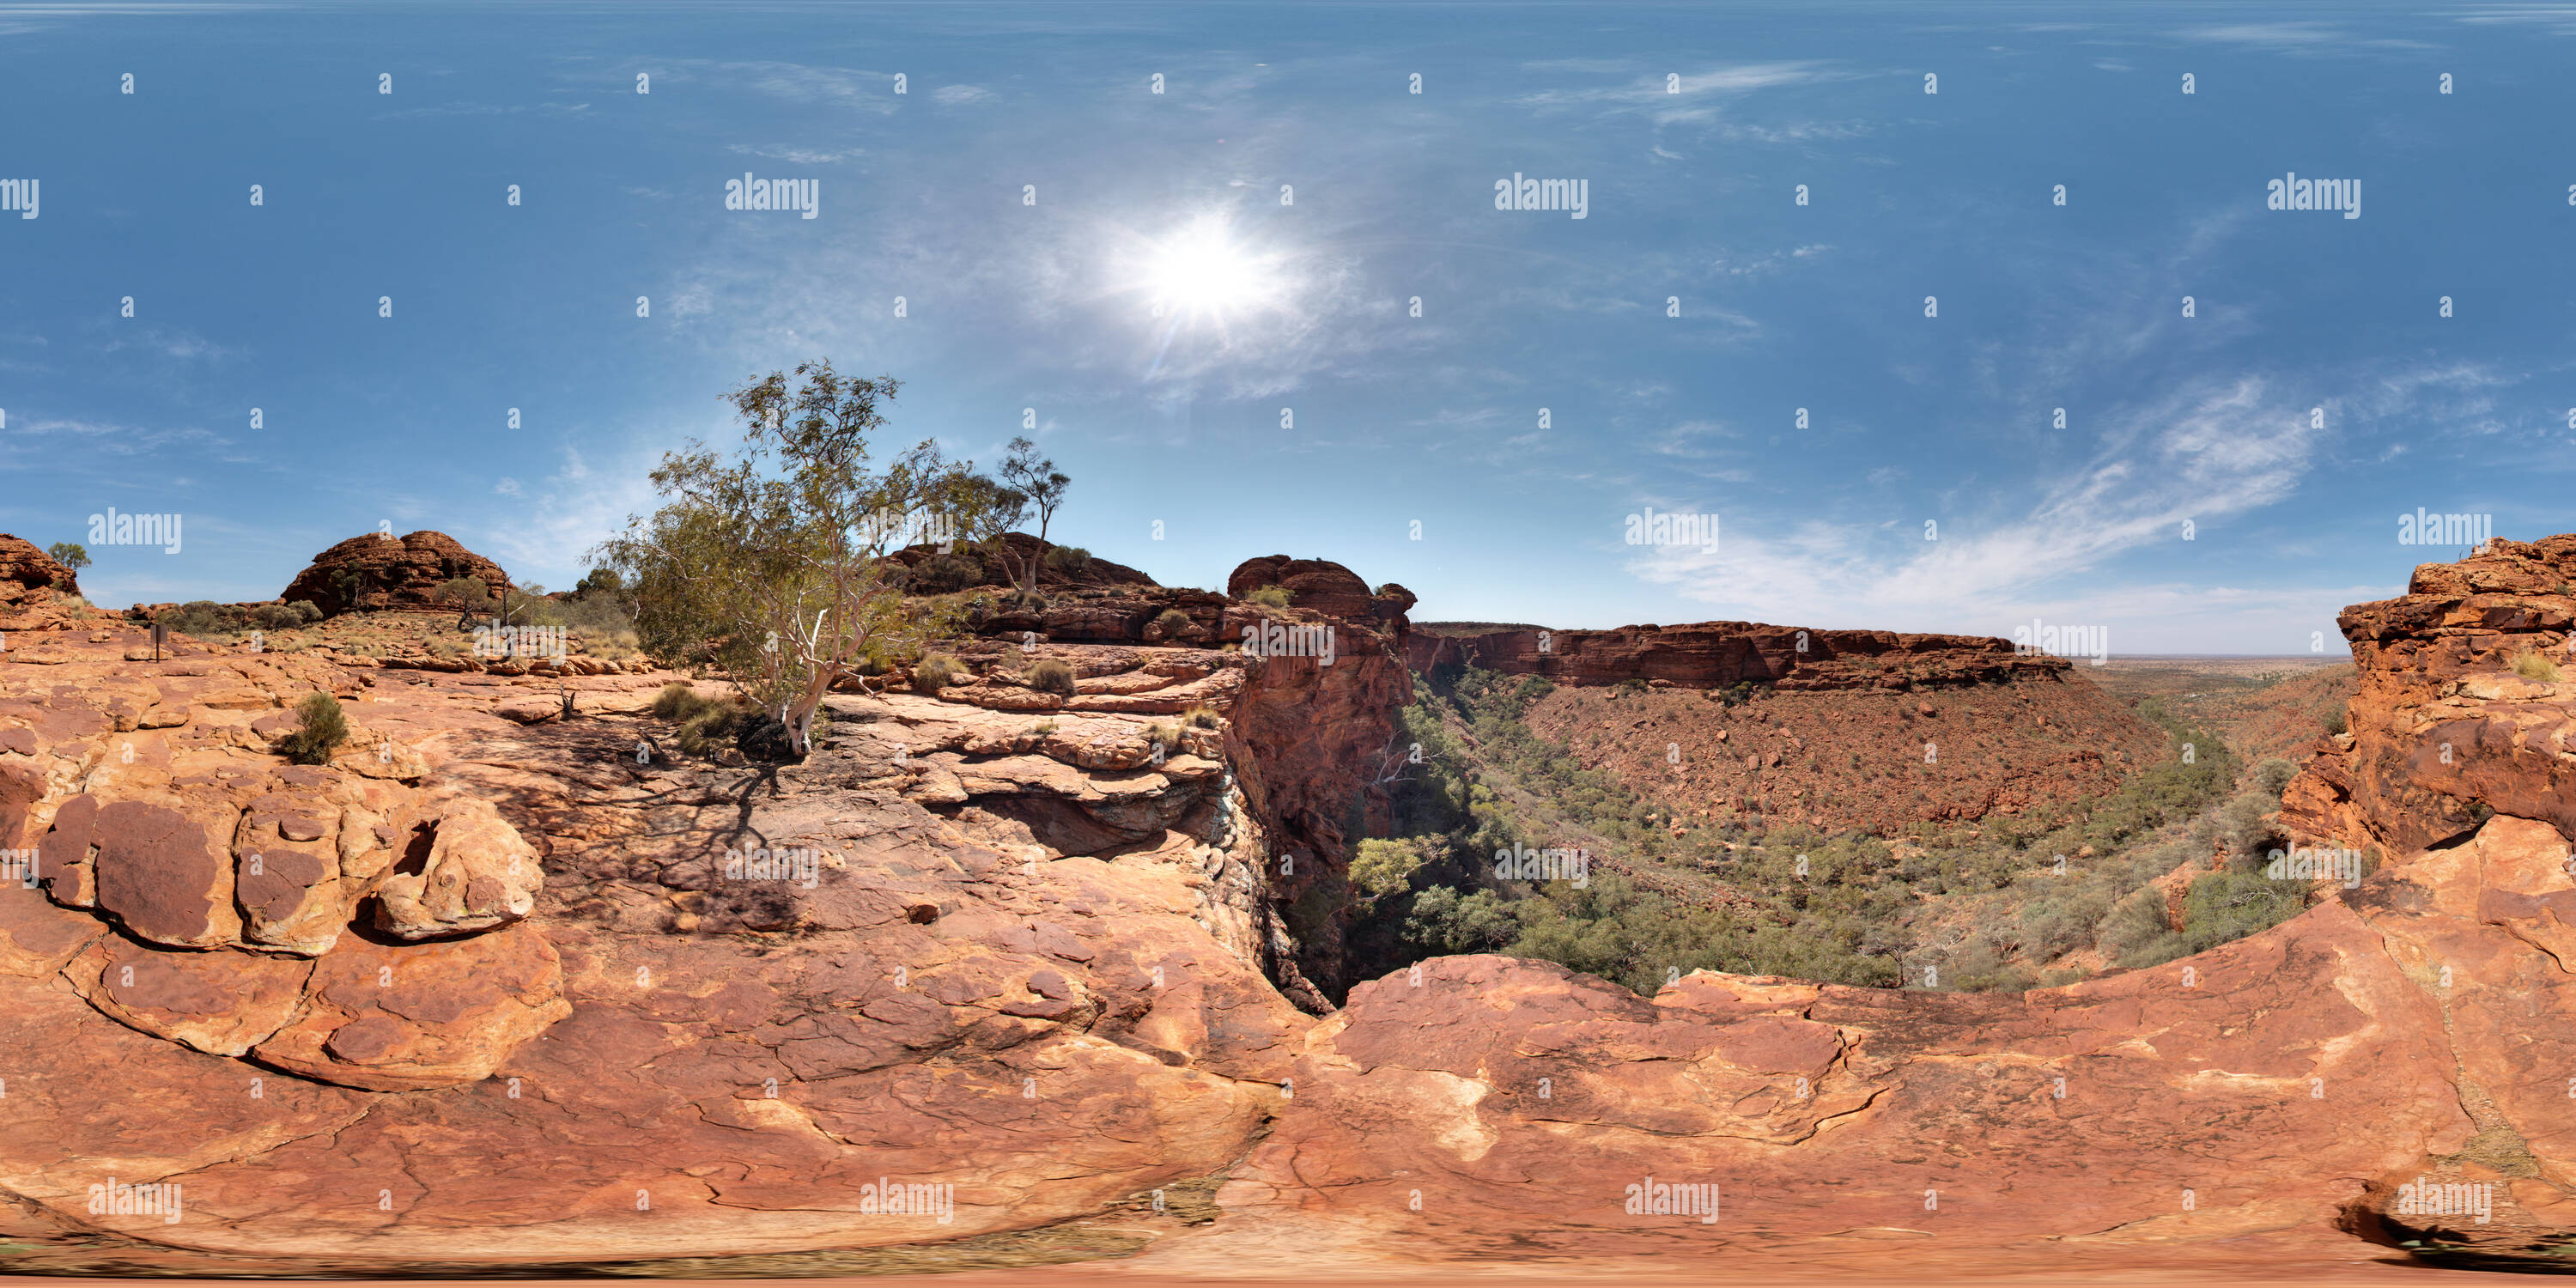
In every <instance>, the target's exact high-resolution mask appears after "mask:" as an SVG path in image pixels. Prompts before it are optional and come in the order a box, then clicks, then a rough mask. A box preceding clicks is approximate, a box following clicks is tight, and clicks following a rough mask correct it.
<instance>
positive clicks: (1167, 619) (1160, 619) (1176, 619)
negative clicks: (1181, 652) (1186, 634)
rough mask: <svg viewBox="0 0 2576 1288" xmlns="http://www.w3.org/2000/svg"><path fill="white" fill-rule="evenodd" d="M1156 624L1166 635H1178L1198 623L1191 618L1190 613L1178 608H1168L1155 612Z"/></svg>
mask: <svg viewBox="0 0 2576 1288" xmlns="http://www.w3.org/2000/svg"><path fill="white" fill-rule="evenodd" d="M1154 625H1155V626H1157V627H1159V628H1161V629H1162V632H1163V634H1164V635H1165V636H1166V637H1169V636H1173V635H1178V634H1180V633H1181V632H1183V631H1186V630H1188V629H1190V628H1191V627H1192V626H1195V625H1197V623H1195V622H1193V621H1191V620H1190V615H1189V614H1188V613H1184V612H1182V611H1181V610H1179V609H1177V608H1166V609H1164V610H1163V611H1161V612H1159V613H1156V614H1154Z"/></svg>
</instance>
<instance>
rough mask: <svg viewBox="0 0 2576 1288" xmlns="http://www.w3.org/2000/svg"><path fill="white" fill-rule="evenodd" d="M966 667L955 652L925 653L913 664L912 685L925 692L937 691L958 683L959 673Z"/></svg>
mask: <svg viewBox="0 0 2576 1288" xmlns="http://www.w3.org/2000/svg"><path fill="white" fill-rule="evenodd" d="M964 669H965V668H964V667H963V666H961V665H960V664H959V663H958V661H957V658H956V656H955V655H954V654H950V653H930V654H925V655H924V656H923V657H922V659H921V660H920V661H919V662H916V663H914V664H913V667H912V687H913V688H915V689H917V690H920V691H921V692H923V693H937V692H938V691H940V690H941V689H944V688H947V687H948V686H949V685H951V684H954V683H956V682H957V675H958V673H959V672H960V671H962V670H964Z"/></svg>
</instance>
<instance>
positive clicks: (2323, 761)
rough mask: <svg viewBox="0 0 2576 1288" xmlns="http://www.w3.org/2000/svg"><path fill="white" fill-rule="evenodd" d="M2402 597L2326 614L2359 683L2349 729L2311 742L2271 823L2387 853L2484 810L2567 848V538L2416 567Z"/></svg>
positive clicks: (2570, 549) (2570, 807)
mask: <svg viewBox="0 0 2576 1288" xmlns="http://www.w3.org/2000/svg"><path fill="white" fill-rule="evenodd" d="M2406 589H2407V593H2406V594H2405V595H2403V596H2400V597H2398V598H2396V599H2383V600H2379V601H2377V602H2374V603H2368V604H2355V605H2353V606H2352V607H2350V608H2347V609H2345V610H2344V611H2343V612H2342V614H2340V615H2339V616H2338V617H2336V619H2335V622H2336V625H2338V626H2339V627H2341V628H2342V630H2343V634H2344V638H2345V639H2347V640H2349V641H2351V643H2352V656H2353V662H2354V665H2355V669H2356V671H2357V673H2358V688H2357V691H2356V692H2355V693H2354V695H2353V699H2352V702H2351V704H2350V706H2349V708H2348V719H2349V721H2350V723H2349V726H2348V729H2347V731H2346V732H2344V733H2340V734H2336V735H2334V736H2332V737H2329V738H2324V739H2320V740H2319V741H2318V742H2317V743H2316V744H2315V745H2314V747H2313V749H2312V750H2313V751H2314V753H2315V754H2314V758H2313V759H2311V760H2310V761H2309V762H2308V765H2307V769H2306V772H2304V773H2302V774H2301V775H2300V776H2299V777H2298V778H2297V779H2295V780H2293V781H2292V782H2291V784H2290V786H2289V789H2288V791H2287V792H2286V793H2284V795H2283V797H2282V808H2281V818H2282V821H2283V822H2284V823H2286V824H2287V825H2289V827H2290V828H2291V830H2292V831H2293V833H2294V834H2295V835H2296V836H2297V837H2298V839H2301V840H2339V841H2343V842H2347V843H2350V844H2354V845H2361V844H2366V843H2371V842H2376V843H2378V844H2380V845H2383V846H2386V847H2388V848H2390V849H2391V850H2397V851H2403V850H2412V849H2420V848H2423V847H2426V846H2431V845H2436V844H2440V843H2442V842H2444V841H2446V840H2449V839H2452V838H2455V837H2459V836H2463V835H2466V834H2467V833H2469V832H2471V831H2474V830H2475V829H2476V828H2477V827H2478V825H2479V823H2480V822H2481V821H2482V820H2484V819H2485V818H2486V817H2487V814H2488V813H2489V812H2492V813H2496V814H2509V815H2512V816H2515V817H2518V818H2527V819H2538V820H2544V821H2546V822H2548V823H2550V824H2552V825H2554V826H2555V827H2557V829H2558V830H2559V831H2560V832H2562V833H2564V834H2566V835H2568V836H2571V837H2576V757H2571V756H2570V754H2569V753H2570V749H2571V748H2572V747H2576V717H2571V715H2570V706H2571V699H2576V534H2571V535H2562V536H2554V537H2544V538H2542V539H2541V540H2539V541H2529V542H2526V541H2507V540H2504V539H2502V538H2497V539H2495V540H2492V541H2489V542H2487V543H2486V544H2484V545H2482V546H2480V547H2478V549H2477V550H2476V551H2474V552H2473V553H2471V554H2470V555H2469V556H2468V557H2467V558H2465V559H2462V560H2460V561H2459V562H2457V563H2447V564H2438V563H2435V564H2421V565H2418V566H2417V567H2416V569H2415V575H2414V577H2413V578H2412V579H2411V580H2410V581H2409V582H2408V583H2407V588H2406ZM2552 676H2557V677H2560V678H2557V679H2551V678H2550V677H2552Z"/></svg>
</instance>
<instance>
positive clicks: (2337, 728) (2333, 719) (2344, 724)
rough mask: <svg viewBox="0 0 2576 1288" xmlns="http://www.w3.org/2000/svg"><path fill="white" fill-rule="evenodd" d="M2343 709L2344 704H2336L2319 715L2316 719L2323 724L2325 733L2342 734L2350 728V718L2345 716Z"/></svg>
mask: <svg viewBox="0 0 2576 1288" xmlns="http://www.w3.org/2000/svg"><path fill="white" fill-rule="evenodd" d="M2344 707H2345V704H2343V703H2341V702H2338V703H2336V704H2334V705H2333V706H2332V707H2330V708H2328V709H2326V710H2325V711H2324V712H2322V713H2320V714H2319V716H2318V719H2319V720H2321V721H2322V722H2323V723H2324V724H2325V727H2326V732H2327V733H2342V732H2343V731H2345V730H2346V729H2349V728H2351V727H2352V721H2351V717H2350V716H2348V715H2346V714H2345V711H2344Z"/></svg>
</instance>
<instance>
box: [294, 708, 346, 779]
mask: <svg viewBox="0 0 2576 1288" xmlns="http://www.w3.org/2000/svg"><path fill="white" fill-rule="evenodd" d="M295 715H296V722H297V723H296V727H295V732H293V733H291V734H288V735H287V736H286V758H287V759H289V760H292V761H294V762H295V763H296V764H299V765H327V764H330V763H331V753H332V752H333V751H335V750H338V748H339V746H340V744H341V743H344V742H347V741H348V740H349V721H348V719H347V717H345V716H343V715H341V714H340V700H339V699H338V698H335V697H332V696H331V695H330V694H328V693H316V694H313V695H312V696H310V697H307V698H306V699H304V700H303V701H302V702H299V703H296V704H295Z"/></svg>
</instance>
